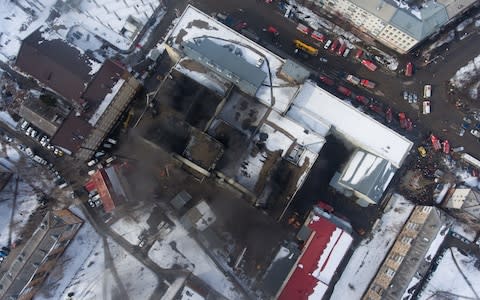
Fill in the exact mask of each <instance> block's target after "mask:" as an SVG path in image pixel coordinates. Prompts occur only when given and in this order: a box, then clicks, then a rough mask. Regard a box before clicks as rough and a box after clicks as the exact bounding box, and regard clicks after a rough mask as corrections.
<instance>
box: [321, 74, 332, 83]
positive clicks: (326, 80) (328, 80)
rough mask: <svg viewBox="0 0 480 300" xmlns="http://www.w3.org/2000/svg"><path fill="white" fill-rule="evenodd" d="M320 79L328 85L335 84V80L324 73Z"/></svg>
mask: <svg viewBox="0 0 480 300" xmlns="http://www.w3.org/2000/svg"><path fill="white" fill-rule="evenodd" d="M320 81H321V82H323V83H325V84H326V85H334V84H335V82H333V80H332V79H330V78H328V77H327V76H323V75H321V76H320Z"/></svg>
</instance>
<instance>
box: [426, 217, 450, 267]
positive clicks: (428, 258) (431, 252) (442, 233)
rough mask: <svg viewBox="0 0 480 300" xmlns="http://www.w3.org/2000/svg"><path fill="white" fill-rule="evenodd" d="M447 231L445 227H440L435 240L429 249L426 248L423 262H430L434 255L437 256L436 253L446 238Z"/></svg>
mask: <svg viewBox="0 0 480 300" xmlns="http://www.w3.org/2000/svg"><path fill="white" fill-rule="evenodd" d="M449 230H450V229H449V228H447V225H442V227H441V228H440V230H439V231H438V233H437V235H436V236H435V239H434V240H433V241H432V243H431V244H430V247H428V250H427V253H425V260H426V261H427V262H431V261H432V259H433V257H435V254H437V251H438V249H439V248H440V246H441V245H442V243H443V241H444V240H445V237H446V236H447V234H448V232H449Z"/></svg>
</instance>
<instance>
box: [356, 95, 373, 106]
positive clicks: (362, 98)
mask: <svg viewBox="0 0 480 300" xmlns="http://www.w3.org/2000/svg"><path fill="white" fill-rule="evenodd" d="M355 100H357V101H358V102H360V103H362V104H363V105H368V103H369V102H370V101H369V100H368V99H367V97H365V96H361V95H358V96H356V97H355Z"/></svg>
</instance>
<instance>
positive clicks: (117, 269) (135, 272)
mask: <svg viewBox="0 0 480 300" xmlns="http://www.w3.org/2000/svg"><path fill="white" fill-rule="evenodd" d="M72 211H74V213H75V214H77V215H78V216H80V217H82V218H83V219H85V218H84V217H83V215H82V214H81V212H80V211H79V210H78V209H74V208H73V209H72ZM105 242H106V243H105ZM107 246H108V249H107V248H106V247H107ZM157 284H158V279H157V276H156V275H155V274H154V273H153V272H152V271H150V270H149V269H147V268H145V267H144V266H143V265H142V264H141V263H140V262H139V261H137V260H136V259H135V258H134V257H133V256H131V255H130V254H128V253H127V252H125V250H124V249H123V248H121V247H120V246H119V245H118V244H116V243H115V242H114V241H112V240H111V239H105V240H103V239H102V238H101V237H100V236H99V235H98V234H97V233H96V232H95V230H94V228H93V227H92V226H91V225H90V224H89V223H88V222H85V223H84V224H83V226H82V227H81V228H80V231H79V232H78V234H77V236H76V237H75V239H74V240H73V241H72V242H71V244H70V245H69V246H68V248H67V250H66V251H65V253H64V255H63V256H62V258H61V259H60V261H59V263H58V264H57V266H56V267H55V268H54V269H53V271H52V272H51V273H50V276H49V277H48V278H47V281H46V282H45V284H44V285H43V287H42V288H41V290H40V292H39V293H38V294H37V296H36V297H35V299H40V300H43V299H45V300H46V299H67V298H68V297H67V295H68V294H69V293H73V294H74V299H119V298H122V293H123V292H126V294H127V296H128V298H129V299H149V298H150V297H151V296H152V295H153V292H154V290H155V288H156V287H157Z"/></svg>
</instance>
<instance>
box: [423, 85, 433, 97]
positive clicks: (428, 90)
mask: <svg viewBox="0 0 480 300" xmlns="http://www.w3.org/2000/svg"><path fill="white" fill-rule="evenodd" d="M430 97H432V86H431V85H430V84H426V85H425V86H424V87H423V98H425V99H429V98H430Z"/></svg>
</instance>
